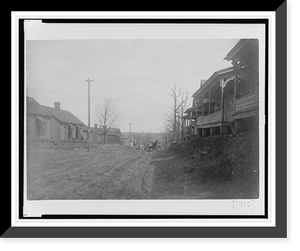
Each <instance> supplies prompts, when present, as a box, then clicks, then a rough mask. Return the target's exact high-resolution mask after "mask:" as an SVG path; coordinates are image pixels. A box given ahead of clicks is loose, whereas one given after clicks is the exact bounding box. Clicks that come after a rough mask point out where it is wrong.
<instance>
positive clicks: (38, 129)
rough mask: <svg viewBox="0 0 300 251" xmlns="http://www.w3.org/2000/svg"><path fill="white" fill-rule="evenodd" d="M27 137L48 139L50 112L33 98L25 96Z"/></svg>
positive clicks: (49, 134) (49, 136)
mask: <svg viewBox="0 0 300 251" xmlns="http://www.w3.org/2000/svg"><path fill="white" fill-rule="evenodd" d="M26 109H27V139H29V140H50V139H51V119H52V114H51V113H49V112H48V111H47V110H46V109H44V108H43V107H42V106H41V105H40V104H39V103H38V102H37V101H36V100H35V99H34V98H32V97H27V98H26Z"/></svg>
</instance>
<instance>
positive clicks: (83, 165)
mask: <svg viewBox="0 0 300 251" xmlns="http://www.w3.org/2000/svg"><path fill="white" fill-rule="evenodd" d="M210 140H213V139H210ZM234 145H236V144H234ZM194 148H195V147H193V146H192V145H191V149H192V150H193V151H192V152H191V156H188V155H187V154H185V155H187V156H185V155H182V154H180V153H177V152H178V151H174V150H171V149H170V150H160V151H154V152H146V151H144V150H142V149H136V148H134V147H129V146H119V145H104V146H102V147H101V148H100V149H94V148H93V149H91V151H90V152H88V151H87V149H75V150H60V151H55V150H36V151H33V152H30V153H29V154H28V160H27V172H26V174H27V179H26V180H27V198H28V199H29V200H51V199H58V200H59V199H91V200H96V199H218V198H239V196H240V194H241V191H243V190H242V189H243V187H241V185H243V184H246V185H247V183H245V182H239V180H238V182H239V183H240V185H238V184H237V183H236V182H232V180H228V181H221V180H220V179H219V178H218V179H214V180H211V179H207V170H208V171H210V172H212V171H214V170H218V166H214V167H213V168H212V166H213V165H216V162H218V163H221V162H220V157H222V156H223V155H220V154H217V155H216V156H219V157H218V158H217V157H216V156H214V155H213V153H211V154H206V155H205V156H202V157H201V159H199V158H198V157H197V156H196V157H194V154H193V152H194V151H195V150H194ZM195 149H196V148H195ZM214 151H216V152H218V151H219V150H218V149H217V150H214ZM186 152H187V153H188V154H190V153H189V151H188V149H187V150H186ZM223 162H224V161H223ZM248 162H249V161H247V163H248ZM218 163H217V164H218ZM225 164H226V163H225ZM223 166H224V168H223V169H224V170H225V169H226V165H223ZM253 166H254V167H255V166H256V165H253ZM255 168H256V167H255ZM223 169H222V170H223ZM248 169H249V170H250V171H251V172H253V174H257V172H256V173H255V172H254V171H255V170H254V171H252V169H250V168H247V170H248ZM212 174H214V173H212ZM252 176H253V175H252ZM205 177H206V178H205ZM216 177H218V176H216ZM247 177H250V176H249V175H248V174H247ZM251 180H254V181H256V180H257V179H256V178H255V179H249V182H250V181H251ZM249 182H248V185H247V187H246V188H247V189H246V190H247V191H248V190H249V191H248V194H250V195H249V196H248V195H247V197H249V198H250V197H255V196H256V197H257V195H256V194H257V191H256V190H257V189H256V186H253V185H251V184H250V183H249ZM252 183H253V184H254V185H255V184H256V183H257V182H256V183H255V182H252ZM243 186H244V185H243ZM252 187H254V188H255V189H252ZM244 190H245V189H244ZM246 190H245V191H246ZM252 190H253V191H252ZM243 194H246V193H245V192H244V193H243Z"/></svg>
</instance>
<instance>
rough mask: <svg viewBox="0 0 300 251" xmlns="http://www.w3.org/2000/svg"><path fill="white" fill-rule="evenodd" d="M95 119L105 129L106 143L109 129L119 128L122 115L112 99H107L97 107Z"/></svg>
mask: <svg viewBox="0 0 300 251" xmlns="http://www.w3.org/2000/svg"><path fill="white" fill-rule="evenodd" d="M95 117H96V121H97V122H98V123H99V125H100V126H101V127H102V128H103V134H104V143H106V142H107V140H106V138H107V130H108V128H110V127H114V126H117V123H118V122H119V120H120V114H119V112H118V111H117V109H116V107H115V105H114V103H113V100H112V99H111V98H110V97H108V98H106V99H105V100H104V101H103V103H102V104H98V105H97V106H96V108H95Z"/></svg>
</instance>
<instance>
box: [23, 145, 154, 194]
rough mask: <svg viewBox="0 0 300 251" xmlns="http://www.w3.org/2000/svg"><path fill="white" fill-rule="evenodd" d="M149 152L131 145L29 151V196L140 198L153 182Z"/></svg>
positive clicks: (146, 192) (147, 192) (152, 167)
mask: <svg viewBox="0 0 300 251" xmlns="http://www.w3.org/2000/svg"><path fill="white" fill-rule="evenodd" d="M151 159H152V157H151V154H149V153H148V152H145V151H143V150H137V149H135V148H132V147H124V146H123V147H122V146H113V145H107V146H103V147H101V149H91V151H90V152H87V150H86V149H77V150H65V151H54V150H47V151H46V150H44V151H36V152H31V153H29V156H28V162H27V163H28V165H27V166H28V168H27V184H28V186H27V187H28V189H27V195H28V199H29V200H30V199H143V198H147V197H148V194H149V193H150V191H151V187H152V182H153V172H154V166H153V165H151V164H150V162H151Z"/></svg>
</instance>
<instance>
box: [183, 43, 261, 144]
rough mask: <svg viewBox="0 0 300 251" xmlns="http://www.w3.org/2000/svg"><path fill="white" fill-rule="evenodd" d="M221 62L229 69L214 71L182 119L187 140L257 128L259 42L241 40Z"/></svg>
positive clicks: (195, 94)
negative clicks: (225, 63)
mask: <svg viewBox="0 0 300 251" xmlns="http://www.w3.org/2000/svg"><path fill="white" fill-rule="evenodd" d="M224 59H225V60H227V61H230V62H231V63H232V66H231V67H228V68H225V69H221V70H219V71H216V72H214V73H213V74H212V75H211V76H210V78H209V79H208V80H207V81H205V82H204V81H203V82H202V84H201V86H200V88H199V89H198V90H197V91H196V92H195V93H194V94H193V95H192V98H193V105H192V107H190V108H189V109H187V110H186V111H185V113H186V114H185V116H184V117H183V119H184V125H185V136H184V138H186V139H189V138H193V137H206V136H210V135H222V134H233V133H236V132H238V131H240V130H248V129H250V128H253V127H257V126H258V108H259V93H258V92H259V83H258V40H257V39H241V40H240V41H239V42H238V43H237V44H236V45H235V46H234V47H233V48H232V49H231V50H230V52H228V54H227V55H226V56H225V58H224Z"/></svg>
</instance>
